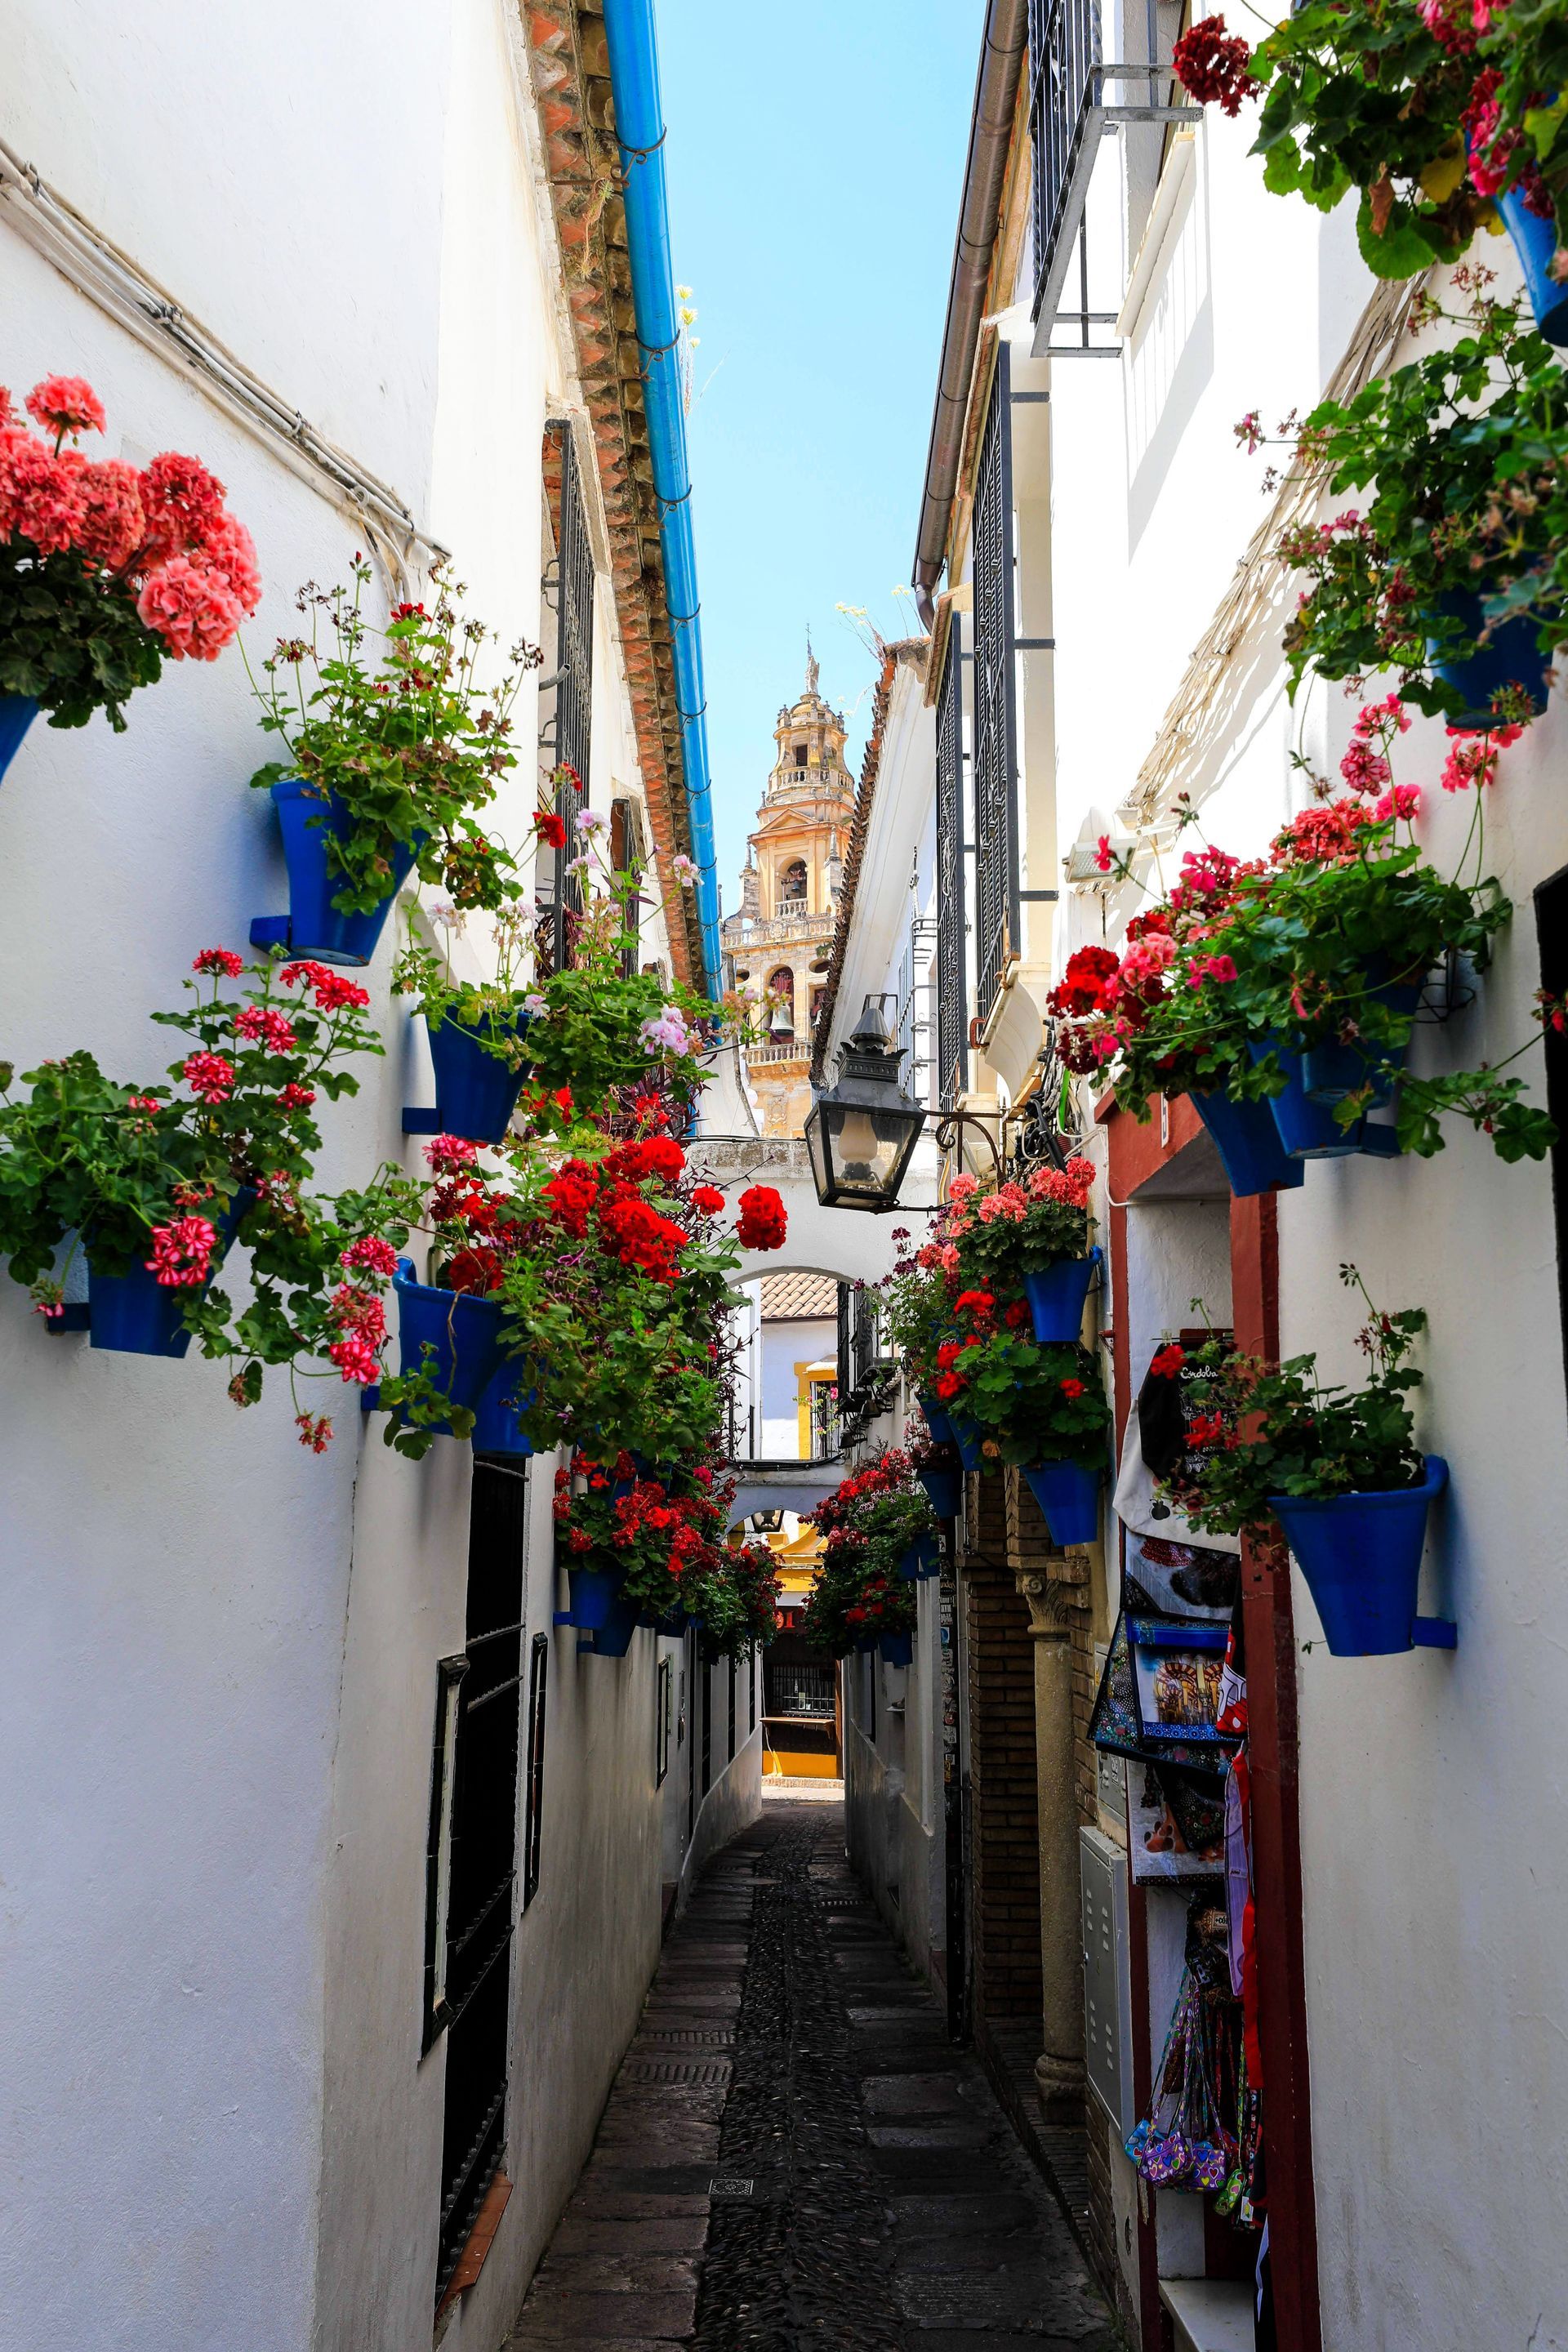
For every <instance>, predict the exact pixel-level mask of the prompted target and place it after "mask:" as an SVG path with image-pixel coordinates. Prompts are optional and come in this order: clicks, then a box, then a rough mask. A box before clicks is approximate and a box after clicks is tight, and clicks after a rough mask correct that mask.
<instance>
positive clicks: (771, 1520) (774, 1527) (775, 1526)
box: [752, 1506, 784, 1536]
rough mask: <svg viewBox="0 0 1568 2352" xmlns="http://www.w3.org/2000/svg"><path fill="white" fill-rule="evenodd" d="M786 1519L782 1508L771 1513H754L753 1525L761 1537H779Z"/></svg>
mask: <svg viewBox="0 0 1568 2352" xmlns="http://www.w3.org/2000/svg"><path fill="white" fill-rule="evenodd" d="M752 1526H753V1527H754V1528H755V1529H756V1531H757V1533H758V1534H759V1535H760V1536H776V1535H778V1534H779V1533H780V1532H781V1530H782V1529H783V1527H784V1509H783V1507H782V1506H780V1507H778V1508H777V1509H774V1510H771V1511H753V1512H752Z"/></svg>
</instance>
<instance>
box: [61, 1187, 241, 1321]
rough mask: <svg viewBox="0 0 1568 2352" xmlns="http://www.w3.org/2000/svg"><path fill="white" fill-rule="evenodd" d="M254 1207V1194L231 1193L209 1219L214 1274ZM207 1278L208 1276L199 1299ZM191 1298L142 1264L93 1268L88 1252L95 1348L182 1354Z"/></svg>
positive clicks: (206, 1284)
mask: <svg viewBox="0 0 1568 2352" xmlns="http://www.w3.org/2000/svg"><path fill="white" fill-rule="evenodd" d="M255 1204H256V1194H255V1193H254V1192H252V1191H251V1190H250V1189H249V1188H248V1186H247V1188H246V1189H245V1190H244V1191H243V1192H237V1193H236V1194H235V1196H234V1199H233V1200H232V1201H231V1202H229V1205H228V1207H227V1208H226V1210H225V1211H224V1212H223V1213H222V1215H221V1216H217V1217H215V1218H214V1219H213V1223H214V1225H215V1226H216V1230H217V1246H216V1249H215V1250H214V1252H213V1255H212V1273H213V1274H216V1272H217V1269H218V1267H219V1266H220V1265H222V1263H223V1260H224V1256H225V1254H226V1251H227V1249H228V1245H229V1244H230V1243H231V1242H232V1241H233V1239H234V1236H235V1233H236V1230H237V1227H238V1224H239V1221H240V1219H241V1218H242V1217H243V1216H244V1215H245V1213H246V1212H247V1210H248V1209H251V1208H254V1206H255ZM211 1280H212V1276H211V1275H209V1276H208V1277H207V1281H206V1282H204V1283H203V1284H202V1285H201V1290H200V1291H199V1292H198V1294H197V1295H198V1297H199V1296H201V1295H202V1293H205V1291H206V1290H207V1288H208V1287H209V1286H210V1283H211ZM188 1297H190V1292H189V1290H188V1289H187V1288H186V1287H185V1286H184V1285H180V1284H173V1283H162V1282H160V1281H159V1280H158V1278H157V1276H155V1275H154V1274H153V1272H152V1270H151V1268H150V1267H148V1266H146V1265H142V1264H140V1263H138V1264H136V1265H132V1267H131V1268H130V1269H129V1270H128V1271H127V1272H126V1273H124V1274H105V1273H103V1272H102V1271H101V1270H100V1268H99V1267H97V1266H95V1265H93V1263H92V1253H91V1250H90V1249H89V1252H88V1271H87V1302H88V1304H87V1313H88V1333H89V1344H90V1345H91V1346H92V1347H94V1348H112V1349H116V1350H117V1351H118V1352H119V1353H120V1354H121V1355H125V1356H183V1355H184V1354H185V1353H186V1351H187V1350H188V1349H189V1347H190V1344H191V1335H190V1333H189V1331H188V1330H187V1329H186V1328H185V1323H184V1305H185V1301H186V1299H187V1298H188Z"/></svg>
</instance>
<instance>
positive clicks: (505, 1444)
mask: <svg viewBox="0 0 1568 2352" xmlns="http://www.w3.org/2000/svg"><path fill="white" fill-rule="evenodd" d="M520 1382H521V1373H520V1371H519V1370H518V1368H517V1366H516V1364H515V1363H506V1364H503V1365H502V1366H501V1368H500V1371H499V1372H497V1374H496V1375H495V1378H494V1379H493V1380H492V1381H490V1382H489V1385H488V1387H487V1388H486V1390H485V1392H484V1394H483V1395H482V1396H481V1397H480V1399H479V1403H478V1404H477V1405H476V1406H475V1407H474V1452H475V1453H476V1454H505V1455H510V1457H512V1458H513V1459H514V1460H517V1461H523V1462H526V1461H527V1460H528V1459H529V1458H530V1457H531V1454H532V1453H533V1448H532V1446H531V1444H529V1442H528V1438H527V1436H526V1434H525V1433H524V1431H523V1427H522V1420H521V1416H522V1414H524V1413H525V1412H527V1411H528V1410H529V1407H530V1406H531V1404H532V1402H533V1400H534V1395H535V1393H536V1392H535V1391H534V1390H532V1389H524V1388H522V1387H521V1386H520Z"/></svg>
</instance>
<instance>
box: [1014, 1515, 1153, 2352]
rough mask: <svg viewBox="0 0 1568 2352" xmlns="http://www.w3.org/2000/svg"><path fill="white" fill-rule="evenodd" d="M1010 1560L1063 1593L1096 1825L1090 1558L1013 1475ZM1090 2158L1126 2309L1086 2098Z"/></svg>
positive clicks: (1084, 1806) (1098, 2213)
mask: <svg viewBox="0 0 1568 2352" xmlns="http://www.w3.org/2000/svg"><path fill="white" fill-rule="evenodd" d="M1006 1515H1007V1559H1008V1565H1009V1567H1010V1568H1012V1569H1015V1570H1018V1571H1019V1572H1020V1573H1026V1572H1027V1571H1028V1570H1031V1569H1032V1570H1036V1571H1037V1572H1041V1571H1043V1572H1045V1573H1047V1574H1048V1575H1049V1576H1050V1578H1051V1580H1052V1581H1053V1582H1054V1583H1055V1584H1056V1585H1057V1586H1058V1588H1060V1591H1061V1598H1062V1601H1063V1602H1064V1605H1065V1606H1066V1609H1067V1612H1068V1622H1069V1624H1070V1627H1071V1643H1072V1712H1073V1748H1074V1758H1075V1765H1076V1770H1075V1780H1076V1782H1077V1790H1078V1812H1079V1821H1080V1822H1084V1823H1085V1824H1087V1825H1088V1826H1089V1828H1091V1829H1092V1828H1094V1827H1096V1826H1097V1825H1098V1823H1099V1820H1100V1813H1099V1807H1098V1804H1097V1801H1096V1793H1095V1792H1096V1787H1097V1777H1098V1776H1097V1773H1096V1769H1095V1751H1094V1748H1093V1747H1092V1746H1091V1745H1090V1742H1089V1715H1090V1712H1091V1710H1092V1708H1093V1706H1094V1692H1095V1676H1094V1631H1093V1612H1092V1608H1091V1602H1090V1590H1089V1554H1088V1553H1087V1552H1085V1551H1072V1552H1067V1553H1060V1554H1058V1553H1057V1552H1055V1551H1054V1549H1053V1547H1052V1544H1051V1539H1050V1531H1049V1529H1048V1528H1047V1526H1046V1522H1045V1519H1044V1517H1043V1516H1042V1514H1041V1511H1040V1507H1039V1505H1038V1504H1037V1502H1036V1500H1035V1498H1034V1496H1033V1495H1032V1494H1031V1493H1030V1491H1029V1488H1028V1485H1027V1483H1026V1480H1025V1479H1024V1478H1022V1477H1021V1476H1020V1475H1019V1474H1018V1473H1017V1472H1016V1470H1010V1471H1009V1472H1008V1473H1007V1479H1006ZM1084 2126H1085V2132H1084V2139H1085V2158H1086V2162H1087V2167H1088V2173H1089V2213H1088V2219H1087V2236H1088V2240H1089V2257H1090V2260H1091V2261H1092V2263H1093V2264H1094V2267H1095V2270H1096V2272H1097V2273H1098V2274H1099V2277H1100V2284H1101V2286H1102V2287H1103V2288H1104V2289H1105V2292H1106V2294H1108V2295H1109V2296H1110V2300H1111V2302H1112V2304H1113V2305H1116V2306H1117V2307H1118V2308H1120V2309H1121V2310H1122V2313H1123V2316H1124V2318H1125V2317H1127V2316H1128V2313H1127V2310H1126V2303H1127V2297H1126V2287H1125V2283H1124V2281H1123V2278H1122V2274H1121V2264H1120V2263H1119V2262H1118V2260H1117V2255H1116V2212H1115V2208H1114V2206H1113V2205H1112V2202H1111V2191H1110V2144H1109V2138H1108V2126H1107V2125H1106V2120H1105V2116H1104V2114H1103V2112H1102V2111H1101V2109H1100V2106H1099V2105H1098V2104H1097V2102H1096V2101H1095V2100H1094V2099H1092V2098H1091V2097H1089V2095H1088V2093H1087V2092H1086V2093H1085V2095H1084Z"/></svg>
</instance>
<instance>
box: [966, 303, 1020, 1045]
mask: <svg viewBox="0 0 1568 2352" xmlns="http://www.w3.org/2000/svg"><path fill="white" fill-rule="evenodd" d="M1011 374H1012V370H1011V366H1010V363H1009V355H1008V350H1007V346H1006V344H1005V343H1003V344H1001V345H1000V346H999V348H998V351H997V354H996V373H995V375H994V379H993V381H992V385H991V405H990V412H989V414H988V415H987V417H986V420H985V436H984V440H983V442H982V444H981V449H980V470H979V477H978V480H977V482H976V486H975V495H974V552H973V573H974V919H975V980H976V986H975V1009H976V1011H977V1013H978V1014H979V1016H980V1019H981V1021H982V1022H983V1023H984V1021H985V1020H987V1019H988V1018H989V1016H990V1013H991V1008H992V1006H993V1005H994V1003H995V1002H996V995H997V992H998V990H999V989H1000V988H1001V985H1002V980H1003V975H1004V974H1005V971H1006V969H1007V959H1008V957H1009V955H1010V954H1011V953H1012V951H1013V950H1014V948H1015V947H1016V944H1017V940H1018V809H1017V750H1016V711H1015V709H1014V701H1015V696H1014V667H1015V665H1014V655H1013V436H1012V429H1011V424H1010V383H1011Z"/></svg>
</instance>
